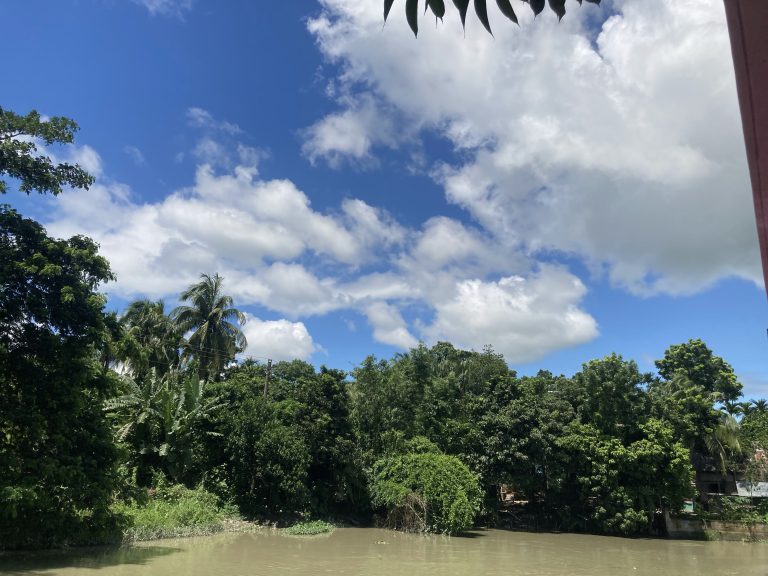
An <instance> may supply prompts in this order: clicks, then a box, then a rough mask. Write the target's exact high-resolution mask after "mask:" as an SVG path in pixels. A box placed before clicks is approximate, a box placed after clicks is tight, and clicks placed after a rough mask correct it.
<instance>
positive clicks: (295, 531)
mask: <svg viewBox="0 0 768 576" xmlns="http://www.w3.org/2000/svg"><path fill="white" fill-rule="evenodd" d="M335 528H336V527H335V526H334V525H333V524H331V523H330V522H325V521H323V520H308V521H307V522H298V523H297V524H294V525H293V526H289V527H288V528H286V529H284V530H283V533H285V534H288V535H289V536H314V535H316V534H327V533H330V532H333V530H334V529H335Z"/></svg>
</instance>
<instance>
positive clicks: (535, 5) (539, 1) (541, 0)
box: [526, 0, 546, 16]
mask: <svg viewBox="0 0 768 576" xmlns="http://www.w3.org/2000/svg"><path fill="white" fill-rule="evenodd" d="M526 1H527V2H528V4H530V5H531V10H533V13H534V14H535V15H536V16H538V15H539V14H541V11H542V10H544V5H545V3H546V0H526Z"/></svg>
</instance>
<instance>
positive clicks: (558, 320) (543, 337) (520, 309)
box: [424, 265, 597, 362]
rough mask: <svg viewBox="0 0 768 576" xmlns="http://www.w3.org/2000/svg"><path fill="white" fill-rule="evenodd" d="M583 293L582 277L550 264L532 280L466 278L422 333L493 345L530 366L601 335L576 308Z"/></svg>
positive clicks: (440, 304)
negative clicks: (558, 351)
mask: <svg viewBox="0 0 768 576" xmlns="http://www.w3.org/2000/svg"><path fill="white" fill-rule="evenodd" d="M585 293H586V289H585V287H584V284H582V282H581V281H580V280H579V279H578V278H576V277H575V276H573V275H572V274H570V273H568V272H567V271H565V270H563V269H561V268H557V267H553V266H546V265H544V266H542V267H541V269H540V270H539V271H538V272H537V273H536V274H534V275H532V276H530V277H529V278H523V277H521V276H509V277H505V278H501V279H500V280H499V281H498V282H483V281H480V280H464V281H461V282H458V283H457V284H456V287H455V293H454V295H453V297H452V298H450V299H448V300H446V301H443V302H438V303H437V304H436V317H435V321H434V322H433V323H432V324H430V325H429V326H427V327H426V328H425V330H424V333H425V335H426V336H427V337H428V338H429V339H431V340H447V341H449V342H452V343H453V344H455V345H457V346H461V347H466V348H476V349H479V347H478V343H483V344H491V345H493V347H494V348H495V349H496V350H497V351H499V352H502V353H503V354H504V357H505V358H506V359H507V361H510V362H530V361H532V360H537V359H539V358H541V357H542V356H544V355H545V354H546V353H547V352H551V351H552V350H556V349H559V348H565V347H569V346H574V345H577V344H583V343H585V342H589V341H590V340H592V339H594V338H595V337H596V336H597V324H596V322H595V320H594V318H592V317H591V316H590V315H589V314H587V313H586V312H584V311H583V310H581V309H580V308H579V307H578V305H579V303H580V301H581V299H582V298H583V296H584V294H585Z"/></svg>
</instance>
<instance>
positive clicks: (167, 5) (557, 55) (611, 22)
mask: <svg viewBox="0 0 768 576" xmlns="http://www.w3.org/2000/svg"><path fill="white" fill-rule="evenodd" d="M513 5H514V7H515V8H516V9H517V12H518V15H519V17H520V26H519V27H517V26H514V25H511V24H508V23H505V22H502V20H501V18H502V17H501V15H500V14H499V13H498V11H497V10H496V9H495V8H494V9H493V10H491V24H492V26H493V28H494V36H493V37H491V36H489V35H488V34H487V33H485V31H484V30H483V29H482V27H481V25H480V24H479V22H478V21H477V19H476V18H475V17H474V15H473V14H471V15H470V16H469V17H468V22H467V30H466V34H464V33H462V30H461V26H460V23H459V19H458V14H457V13H456V12H455V11H454V10H452V9H449V11H448V14H447V15H446V18H445V21H444V22H443V23H442V24H439V25H436V26H433V25H431V23H429V22H428V21H427V20H425V21H423V22H422V27H421V30H420V34H419V38H418V40H417V39H414V38H413V35H412V34H411V33H410V31H409V29H408V27H407V25H406V22H405V16H404V13H403V10H402V2H401V1H398V2H396V3H395V7H394V8H393V12H392V14H391V16H390V20H389V22H388V23H387V25H386V26H382V18H381V11H382V6H381V1H380V0H364V1H361V0H321V1H319V2H318V1H309V0H307V1H304V0H292V1H290V2H273V1H261V2H251V1H245V0H242V1H235V0H233V1H231V2H226V3H223V2H215V1H213V0H27V1H25V2H11V3H8V5H7V6H4V22H5V23H6V26H4V36H5V39H6V43H7V45H8V46H10V47H11V48H10V49H9V53H10V54H11V57H9V58H7V59H6V62H5V63H4V75H3V76H4V80H3V86H2V94H3V100H2V102H1V103H0V104H2V106H4V107H6V108H8V109H11V110H13V111H15V112H17V113H26V112H28V111H29V110H31V109H37V110H38V111H40V112H41V113H43V114H46V115H64V116H68V117H71V118H74V119H75V120H76V121H77V122H78V123H79V124H80V127H81V131H80V132H79V134H78V136H77V145H76V146H74V147H68V148H55V149H51V150H50V152H51V153H52V154H54V155H56V156H57V157H58V158H60V159H74V160H77V161H78V162H80V163H81V164H82V165H83V166H84V167H85V168H87V169H88V170H90V171H91V172H92V173H93V174H94V175H95V176H96V177H97V183H96V185H95V186H93V187H92V188H91V189H90V190H89V191H67V192H65V193H64V194H62V195H61V196H60V197H58V198H45V197H40V196H30V197H28V198H27V197H24V196H21V195H19V194H18V193H16V192H14V191H11V192H9V193H8V194H7V195H6V197H5V198H4V199H3V201H5V202H10V203H12V204H13V205H15V206H17V207H18V208H19V209H20V210H21V211H22V212H23V213H24V214H26V215H29V216H31V217H34V218H36V219H38V220H40V221H41V222H43V223H44V224H45V225H46V227H47V228H48V230H49V231H50V232H51V233H52V234H54V235H57V236H70V235H73V234H86V235H88V236H91V237H93V238H95V239H96V240H97V241H98V242H99V243H100V245H101V250H102V253H103V254H104V255H105V256H106V257H107V258H109V260H110V262H111V263H112V266H113V269H114V271H115V273H116V275H117V278H118V279H117V282H115V283H110V284H107V285H106V286H104V290H105V291H106V292H107V293H108V295H109V298H110V299H109V307H110V308H111V309H116V310H120V309H121V308H122V307H123V306H125V303H126V302H128V301H130V300H132V299H135V298H140V297H149V298H164V299H165V300H166V302H167V304H168V305H169V307H171V306H173V305H175V298H176V295H177V294H178V293H179V292H180V291H181V290H183V289H184V288H185V287H187V286H188V285H189V284H190V283H192V282H194V281H195V280H196V279H197V278H198V277H199V275H200V273H202V272H207V273H214V272H218V273H220V274H222V275H223V276H224V277H225V282H226V289H227V291H228V292H229V293H230V294H232V295H233V296H234V298H235V300H236V303H237V304H238V305H239V306H240V307H241V308H242V309H244V310H245V311H247V313H248V315H249V321H248V323H247V325H246V334H247V336H248V339H249V344H250V345H249V349H248V351H247V354H248V355H251V356H253V357H255V358H261V359H265V358H273V359H276V360H278V359H286V358H293V357H300V358H304V359H307V360H309V361H311V362H313V363H315V364H327V365H329V366H333V367H337V368H341V369H347V370H348V369H351V368H352V367H354V366H355V365H357V364H358V363H359V362H360V361H361V360H362V359H363V358H364V357H365V356H366V355H368V354H376V355H377V356H380V357H389V356H391V355H392V354H394V353H396V352H398V351H404V350H406V349H407V348H408V347H410V346H413V345H415V344H416V343H418V342H419V341H424V342H426V343H427V344H432V343H434V342H436V341H438V340H449V341H451V342H453V343H454V344H456V345H457V346H461V347H467V348H474V349H478V350H479V349H481V348H482V347H483V346H485V345H491V346H493V347H494V348H495V349H496V350H497V351H499V352H501V353H503V354H504V356H505V358H506V359H507V360H508V362H509V363H510V365H511V366H512V367H513V368H515V369H517V370H518V371H519V372H520V373H523V374H529V373H532V372H535V371H536V370H538V369H539V368H546V369H549V370H552V371H554V372H558V373H565V374H572V373H574V372H575V371H577V370H578V369H579V368H580V366H581V364H582V363H583V362H585V361H587V360H589V359H592V358H598V357H602V356H604V355H606V354H608V353H610V352H618V353H620V354H622V355H623V356H624V357H626V358H632V359H634V360H636V361H637V362H638V364H639V365H640V368H641V369H644V370H652V369H653V360H654V359H656V358H659V357H661V356H662V355H663V352H664V350H665V349H666V348H667V347H668V346H669V345H671V344H675V343H680V342H684V341H686V340H688V339H689V338H702V339H703V340H704V341H705V342H706V343H707V344H708V345H709V346H710V347H711V348H712V349H713V350H714V351H715V353H717V354H719V355H721V356H723V357H724V358H725V359H726V360H727V361H729V362H730V363H731V364H732V365H733V366H734V368H735V369H736V372H737V374H738V375H739V377H740V379H741V381H742V382H743V383H744V385H745V396H746V397H747V398H753V397H764V396H768V369H766V366H765V358H766V350H767V347H768V338H767V337H766V327H768V318H767V317H766V311H767V308H766V297H765V293H764V290H763V286H762V279H761V272H760V267H759V266H760V262H759V254H758V249H757V235H756V232H755V225H754V215H753V211H752V203H751V194H750V189H749V180H748V173H747V165H746V158H745V154H744V144H743V139H742V134H741V125H740V120H739V115H738V103H737V100H736V91H735V83H734V79H733V65H732V62H731V57H730V47H729V43H728V36H727V30H726V26H725V16H724V12H723V7H722V2H721V0H696V1H690V2H686V1H682V0H613V1H611V0H607V1H604V2H603V5H602V6H600V7H596V6H593V5H586V4H585V5H584V6H583V7H581V8H579V6H578V4H577V3H576V2H575V0H569V1H568V2H567V3H566V8H567V9H568V13H567V15H566V17H565V18H564V19H563V21H562V22H561V23H559V24H558V22H557V19H556V17H555V16H554V14H551V13H549V12H548V11H545V12H544V13H542V15H540V16H539V17H538V18H536V20H535V21H534V19H533V16H532V14H531V12H530V10H529V9H528V8H527V7H526V5H525V4H523V3H522V2H519V1H513ZM449 8H450V7H449Z"/></svg>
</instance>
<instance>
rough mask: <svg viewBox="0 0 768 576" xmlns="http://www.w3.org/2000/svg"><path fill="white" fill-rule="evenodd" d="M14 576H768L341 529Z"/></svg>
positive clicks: (722, 566) (676, 552) (224, 538)
mask: <svg viewBox="0 0 768 576" xmlns="http://www.w3.org/2000/svg"><path fill="white" fill-rule="evenodd" d="M0 574H2V575H13V576H43V575H45V576H52V575H56V576H74V575H78V576H81V575H82V576H259V575H264V576H278V575H284V574H285V575H287V574H291V575H299V576H305V575H306V576H309V575H312V576H322V575H358V576H384V575H386V576H399V575H401V574H402V575H411V574H413V575H416V576H436V575H440V576H469V575H472V576H475V575H478V576H480V575H487V576H492V575H504V576H517V575H520V576H522V575H526V576H527V575H531V576H581V575H585V576H587V575H588V576H620V575H624V574H626V575H631V576H664V575H670V576H673V575H674V576H688V575H690V576H694V575H695V576H709V575H715V574H717V575H720V574H733V575H738V576H751V575H760V576H768V544H745V543H739V542H692V541H669V540H644V539H637V540H630V539H624V538H609V537H600V536H582V535H574V534H528V533H519V532H504V531H498V530H486V531H477V532H474V533H472V534H471V535H470V536H468V537H461V538H448V537H442V536H418V535H411V534H400V533H395V532H390V531H385V530H378V529H373V528H340V529H337V530H336V531H335V532H333V534H330V535H323V536H312V537H298V536H284V535H282V534H280V533H279V532H277V531H274V530H263V531H261V532H258V533H253V534H221V535H218V536H210V537H205V538H192V539H183V540H164V541H161V542H152V543H146V544H141V545H137V546H133V547H130V548H119V549H111V550H104V549H101V550H81V551H76V552H68V553H44V554H34V555H28V556H23V557H19V556H14V557H5V558H0Z"/></svg>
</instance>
